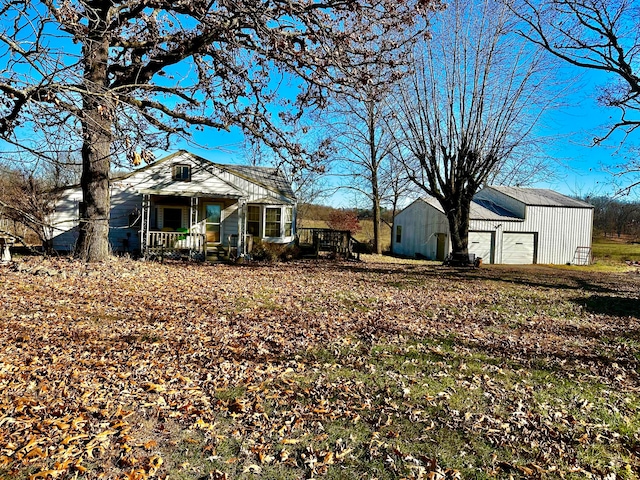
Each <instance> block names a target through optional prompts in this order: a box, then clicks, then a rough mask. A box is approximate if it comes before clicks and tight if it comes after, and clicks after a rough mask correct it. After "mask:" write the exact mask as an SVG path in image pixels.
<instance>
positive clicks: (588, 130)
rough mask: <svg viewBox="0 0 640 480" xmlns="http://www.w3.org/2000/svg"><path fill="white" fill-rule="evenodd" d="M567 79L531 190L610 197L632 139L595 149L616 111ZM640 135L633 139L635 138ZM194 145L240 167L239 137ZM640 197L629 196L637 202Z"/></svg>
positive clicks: (596, 81)
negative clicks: (545, 164) (542, 174)
mask: <svg viewBox="0 0 640 480" xmlns="http://www.w3.org/2000/svg"><path fill="white" fill-rule="evenodd" d="M565 75H566V77H567V78H568V79H569V80H570V81H571V92H572V93H571V94H570V95H568V96H566V97H565V98H564V99H563V106H561V107H558V108H556V109H554V110H552V111H549V112H548V113H547V115H546V117H545V120H544V122H543V126H542V127H541V129H540V132H539V133H541V134H542V135H544V136H545V137H550V138H551V140H550V141H549V143H548V144H547V145H545V151H544V154H545V157H546V158H547V159H548V160H549V161H550V162H551V164H552V167H553V169H554V170H555V176H554V177H553V178H548V179H546V180H545V181H543V182H539V183H537V184H535V185H531V186H532V187H537V188H550V189H553V190H556V191H558V192H560V193H563V194H565V195H579V196H586V195H609V194H612V193H613V192H614V190H615V187H614V186H613V184H612V181H613V177H612V175H611V174H610V173H609V172H607V171H606V168H607V167H613V166H614V165H616V164H618V163H621V162H622V161H624V158H625V156H627V155H629V154H630V149H631V148H632V147H633V145H634V144H637V143H638V142H637V141H636V142H634V141H633V140H634V137H633V136H632V137H629V138H628V139H627V140H626V141H625V142H621V140H622V138H621V135H615V136H614V137H613V138H612V139H611V140H609V141H607V142H606V143H604V144H602V145H597V146H593V145H592V142H593V138H594V137H595V136H601V135H603V134H604V132H606V131H607V127H606V125H607V123H611V122H613V121H615V120H616V119H617V118H618V115H619V112H618V111H617V110H615V109H611V108H605V107H602V106H599V105H598V104H597V101H596V97H597V87H598V86H599V85H603V84H604V83H606V81H607V77H606V76H605V75H604V74H601V73H599V72H592V71H586V70H581V69H578V68H570V67H567V70H566V73H565ZM637 136H638V135H637V134H636V137H637ZM194 142H196V144H195V145H194V144H192V145H188V144H186V143H185V142H184V141H179V142H178V143H177V144H176V149H179V148H184V149H186V150H189V151H192V152H193V153H196V154H199V155H201V156H203V157H205V158H208V159H210V160H212V161H215V162H220V163H244V162H245V161H246V160H245V158H244V156H243V150H242V134H241V133H240V132H239V131H238V130H237V129H234V130H233V131H232V132H230V133H228V132H215V131H212V130H208V131H205V132H201V133H197V134H196V135H195V137H194ZM622 181H624V179H623V180H622ZM639 194H640V192H637V191H636V192H634V193H632V195H631V197H632V198H638V196H639ZM330 201H331V203H332V204H338V205H340V206H343V207H353V206H355V205H354V203H355V201H354V198H353V195H352V194H350V193H346V192H343V193H341V194H337V195H335V196H334V197H332V199H331V200H330Z"/></svg>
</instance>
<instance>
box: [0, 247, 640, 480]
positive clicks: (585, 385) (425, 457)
mask: <svg viewBox="0 0 640 480" xmlns="http://www.w3.org/2000/svg"><path fill="white" fill-rule="evenodd" d="M363 259H364V261H363V262H360V263H356V262H328V261H327V262H317V261H308V262H293V263H288V264H275V265H269V266H263V265H250V266H247V265H242V266H223V265H215V266H211V265H194V264H188V263H167V264H165V265H159V264H155V263H149V262H147V263H145V262H132V261H128V260H114V261H113V262H111V263H110V264H108V265H101V266H85V265H77V264H74V263H72V262H62V261H60V262H57V261H55V260H51V261H48V262H49V266H50V268H52V269H59V271H60V273H61V274H60V275H57V276H53V277H45V276H37V275H30V274H29V273H25V272H22V273H19V272H13V271H10V270H8V269H5V270H3V272H2V273H3V275H2V277H0V287H2V288H0V302H2V304H3V306H4V308H5V310H4V311H5V314H4V317H3V319H2V321H1V322H0V340H1V342H0V345H2V347H1V348H0V425H1V426H2V428H1V429H0V477H2V478H18V479H20V478H24V479H26V478H30V477H32V478H33V479H34V480H36V479H37V478H45V476H46V475H47V474H46V472H47V471H49V472H53V473H49V474H48V475H50V476H52V477H59V478H65V477H69V478H73V477H74V476H75V477H77V478H98V477H101V478H114V479H116V478H118V479H119V478H184V479H187V478H196V479H200V478H214V479H223V478H228V479H229V478H240V479H245V478H246V479H249V478H270V479H298V478H320V477H322V478H332V479H340V478H362V479H365V478H367V479H368V478H378V479H388V480H392V479H394V480H395V479H400V478H414V479H419V478H430V477H431V478H486V479H489V478H505V479H507V478H511V477H514V478H527V477H531V478H560V477H562V478H605V477H607V476H609V477H610V478H614V477H616V478H624V479H637V478H638V477H639V475H640V433H638V432H640V393H639V392H640V355H639V353H638V347H639V346H640V314H639V312H640V299H639V298H638V291H639V290H640V276H637V275H635V274H630V273H627V272H615V271H598V270H595V269H593V267H585V268H573V269H559V268H556V267H548V266H540V265H536V266H526V267H517V266H486V267H482V268H480V269H476V270H462V269H453V268H446V267H442V266H441V265H438V264H436V263H433V262H422V261H405V260H400V259H391V258H389V257H381V256H376V255H371V256H363ZM32 261H33V262H35V260H32ZM589 268H592V269H591V270H590V269H589ZM62 273H64V275H62ZM252 292H255V293H256V295H255V297H254V296H253V295H252ZM77 299H82V301H81V302H78V301H77ZM70 305H74V308H69V306H70ZM98 440H100V441H99V442H98ZM95 445H97V446H95ZM92 446H93V447H94V448H90V447H92ZM89 451H90V452H91V453H90V454H89V453H88V452H89ZM45 452H46V453H45ZM41 454H42V455H41ZM65 458H66V459H70V460H72V462H71V463H70V464H65V463H64V461H65ZM159 459H161V460H162V463H161V464H159V463H158V462H159ZM85 469H86V470H85ZM136 472H137V473H136ZM38 473H41V474H42V475H41V476H40V477H37V474H38ZM136 475H138V476H137V477H136Z"/></svg>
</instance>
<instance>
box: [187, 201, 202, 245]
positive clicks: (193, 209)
mask: <svg viewBox="0 0 640 480" xmlns="http://www.w3.org/2000/svg"><path fill="white" fill-rule="evenodd" d="M199 205H200V197H197V196H195V197H191V205H190V207H189V210H190V212H189V213H190V215H189V217H190V222H191V223H190V224H189V233H190V234H191V235H194V234H196V235H199V234H200V233H201V232H200V230H199V229H198V231H197V232H195V231H194V227H195V226H197V225H198V208H199ZM196 238H200V237H196ZM205 249H206V242H203V243H202V245H200V246H199V247H198V249H197V250H198V253H203V254H205V255H206V252H205Z"/></svg>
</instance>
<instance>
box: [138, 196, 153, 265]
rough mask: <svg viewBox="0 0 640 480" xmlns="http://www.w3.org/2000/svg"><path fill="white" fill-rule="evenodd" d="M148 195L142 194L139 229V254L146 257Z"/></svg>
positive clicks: (148, 211) (147, 245)
mask: <svg viewBox="0 0 640 480" xmlns="http://www.w3.org/2000/svg"><path fill="white" fill-rule="evenodd" d="M150 203H151V202H150V197H149V194H147V193H145V194H143V195H142V219H141V220H142V225H141V227H142V228H141V229H140V254H141V255H142V258H145V259H146V258H147V253H148V252H147V249H148V247H149V224H150V223H151V222H150V221H149V215H150Z"/></svg>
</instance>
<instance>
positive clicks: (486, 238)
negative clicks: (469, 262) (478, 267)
mask: <svg viewBox="0 0 640 480" xmlns="http://www.w3.org/2000/svg"><path fill="white" fill-rule="evenodd" d="M493 245H494V233H493V232H469V253H474V254H475V255H476V257H481V258H482V261H483V262H484V263H493V261H494V259H493V252H494V250H493V248H494V247H493Z"/></svg>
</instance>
